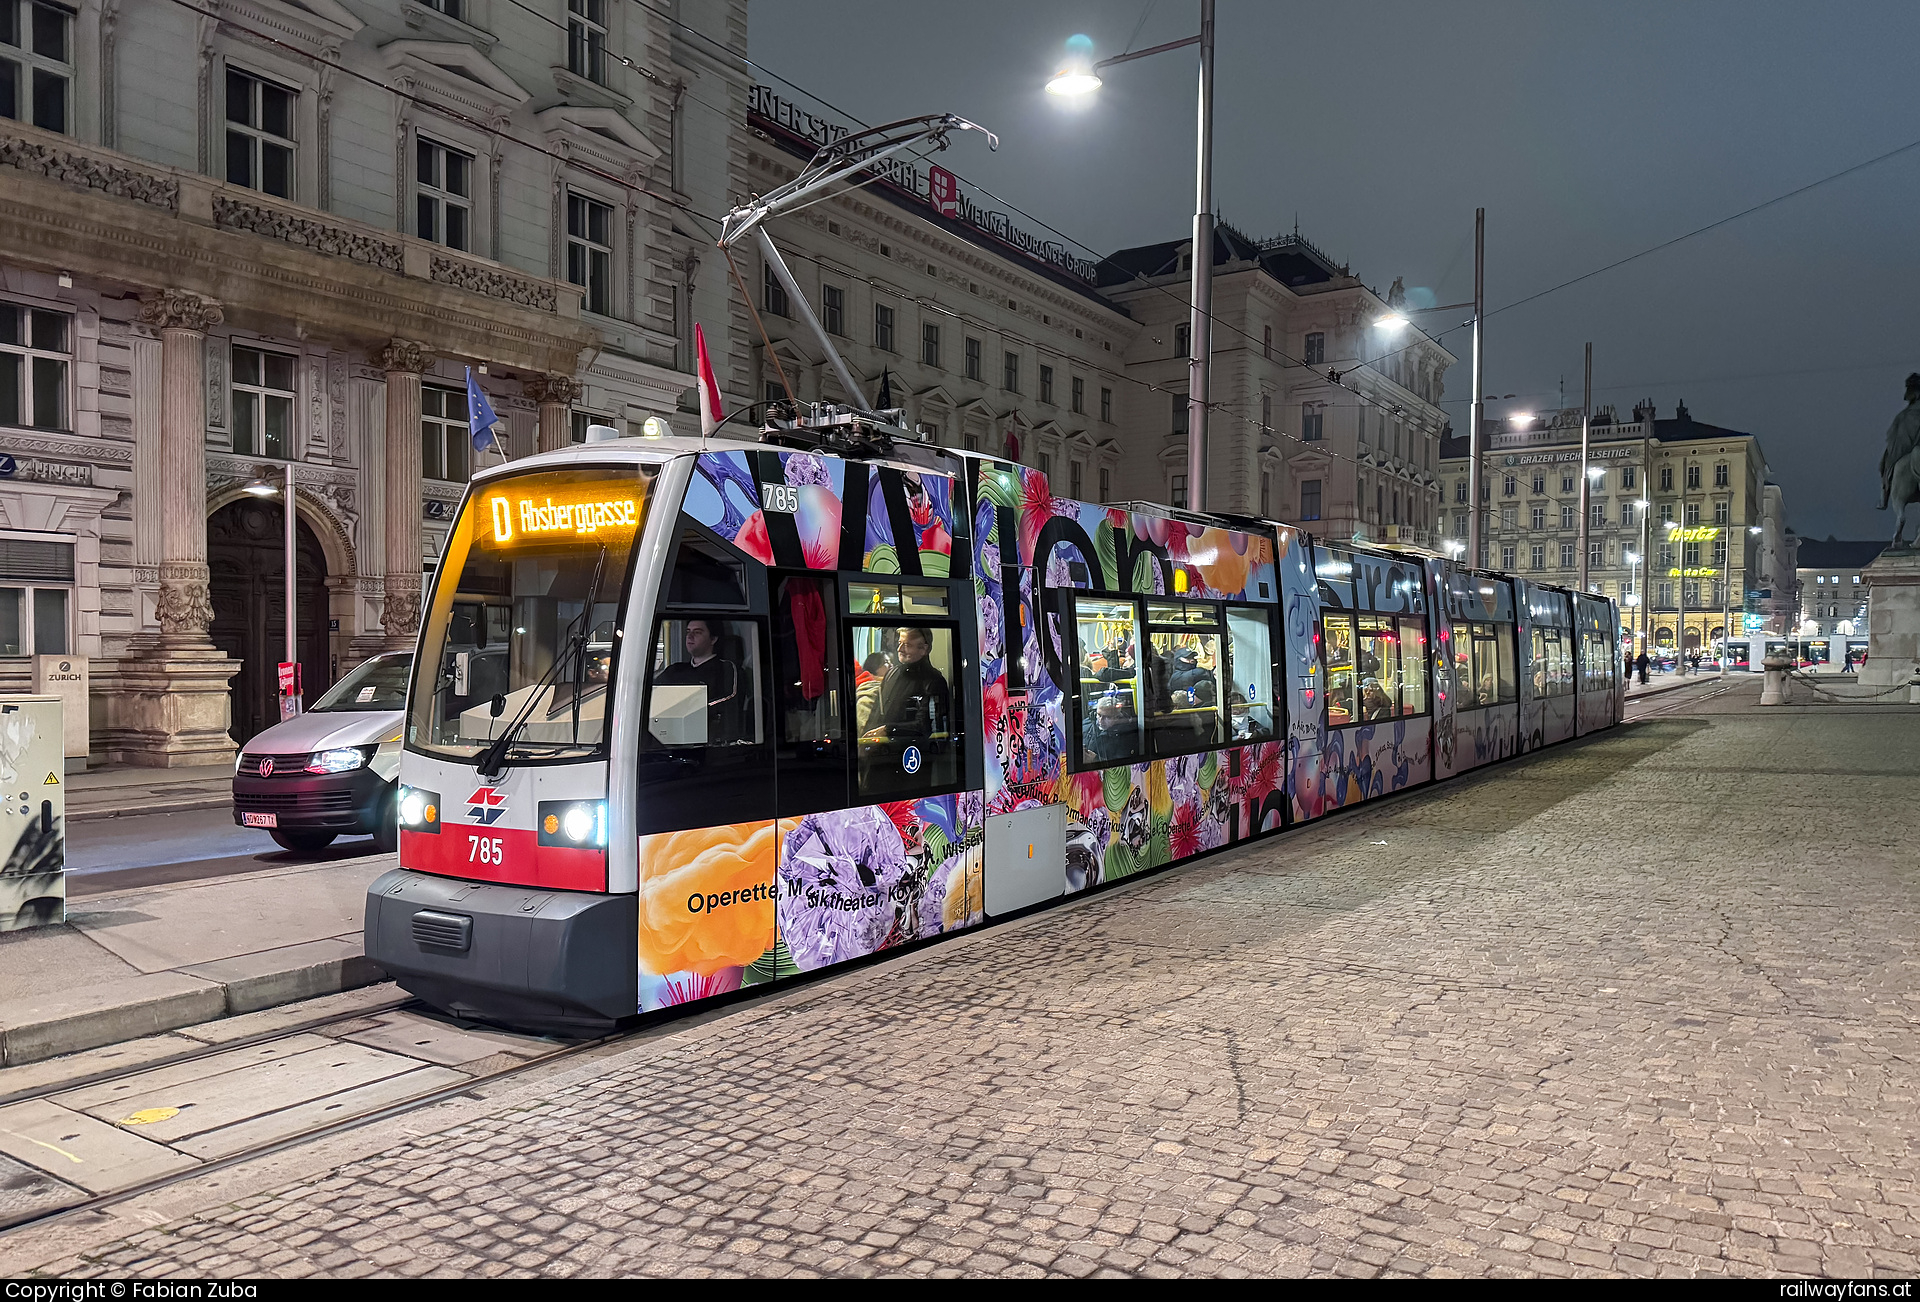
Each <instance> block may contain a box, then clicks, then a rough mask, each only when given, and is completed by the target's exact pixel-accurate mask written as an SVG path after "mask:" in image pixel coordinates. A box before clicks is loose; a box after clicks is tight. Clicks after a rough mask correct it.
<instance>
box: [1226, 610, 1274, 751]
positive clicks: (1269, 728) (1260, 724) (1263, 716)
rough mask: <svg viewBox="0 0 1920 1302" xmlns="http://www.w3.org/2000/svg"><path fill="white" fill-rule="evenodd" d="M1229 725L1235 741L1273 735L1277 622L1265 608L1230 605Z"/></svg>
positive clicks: (1246, 740)
mask: <svg viewBox="0 0 1920 1302" xmlns="http://www.w3.org/2000/svg"><path fill="white" fill-rule="evenodd" d="M1227 643H1228V648H1227V663H1228V665H1229V667H1230V669H1231V672H1232V674H1233V682H1232V684H1231V690H1230V691H1229V692H1228V693H1227V714H1228V720H1227V722H1228V725H1229V726H1230V727H1231V729H1232V740H1233V741H1235V742H1250V741H1269V740H1271V739H1272V737H1273V650H1272V648H1273V625H1272V623H1271V621H1269V620H1268V618H1267V613H1266V611H1264V610H1239V609H1235V608H1234V607H1231V606H1229V607H1228V608H1227Z"/></svg>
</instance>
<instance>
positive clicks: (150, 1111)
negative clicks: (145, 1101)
mask: <svg viewBox="0 0 1920 1302" xmlns="http://www.w3.org/2000/svg"><path fill="white" fill-rule="evenodd" d="M179 1115H180V1109H179V1108H141V1109H140V1110H139V1111H138V1112H136V1113H134V1114H133V1115H132V1116H130V1117H122V1118H120V1120H119V1121H117V1122H115V1123H114V1124H116V1125H121V1126H151V1125H152V1124H153V1123H154V1122H156V1121H166V1120H168V1119H169V1118H172V1117H177V1116H179Z"/></svg>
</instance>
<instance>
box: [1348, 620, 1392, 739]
mask: <svg viewBox="0 0 1920 1302" xmlns="http://www.w3.org/2000/svg"><path fill="white" fill-rule="evenodd" d="M1357 622H1358V624H1359V630H1358V645H1357V646H1356V648H1355V652H1356V654H1355V663H1356V669H1357V671H1358V678H1359V700H1358V704H1359V706H1360V718H1361V720H1362V721H1363V722H1366V723H1372V722H1374V721H1375V720H1378V719H1391V718H1393V717H1394V716H1395V715H1396V714H1398V713H1399V712H1400V634H1399V630H1398V628H1397V627H1396V626H1395V623H1394V621H1393V620H1391V619H1387V618H1384V617H1382V616H1379V615H1361V616H1358V618H1357Z"/></svg>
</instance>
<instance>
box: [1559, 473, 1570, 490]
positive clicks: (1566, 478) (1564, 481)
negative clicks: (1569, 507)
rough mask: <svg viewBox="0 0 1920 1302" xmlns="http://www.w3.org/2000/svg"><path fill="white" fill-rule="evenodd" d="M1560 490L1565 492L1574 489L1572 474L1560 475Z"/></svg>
mask: <svg viewBox="0 0 1920 1302" xmlns="http://www.w3.org/2000/svg"><path fill="white" fill-rule="evenodd" d="M1560 491H1561V492H1563V493H1571V492H1572V491H1573V476H1572V475H1565V474H1563V475H1561V476H1560Z"/></svg>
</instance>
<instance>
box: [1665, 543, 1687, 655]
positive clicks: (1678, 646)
mask: <svg viewBox="0 0 1920 1302" xmlns="http://www.w3.org/2000/svg"><path fill="white" fill-rule="evenodd" d="M1679 527H1680V522H1679V521H1678V520H1669V521H1667V537H1668V538H1672V537H1673V533H1674V530H1676V529H1678V528H1679ZM1667 546H1668V547H1672V546H1673V544H1672V543H1671V542H1669V543H1668V544H1667ZM1672 568H1673V572H1674V573H1675V574H1678V575H1679V576H1680V591H1679V594H1678V595H1679V598H1680V606H1679V610H1680V618H1679V619H1678V620H1676V621H1675V622H1676V623H1677V624H1678V625H1679V632H1677V633H1676V634H1675V635H1674V640H1675V650H1674V656H1673V672H1674V673H1675V674H1676V675H1678V676H1679V677H1681V678H1685V677H1686V676H1687V544H1686V540H1685V539H1681V540H1680V563H1679V564H1678V565H1676V566H1673V567H1672Z"/></svg>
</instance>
